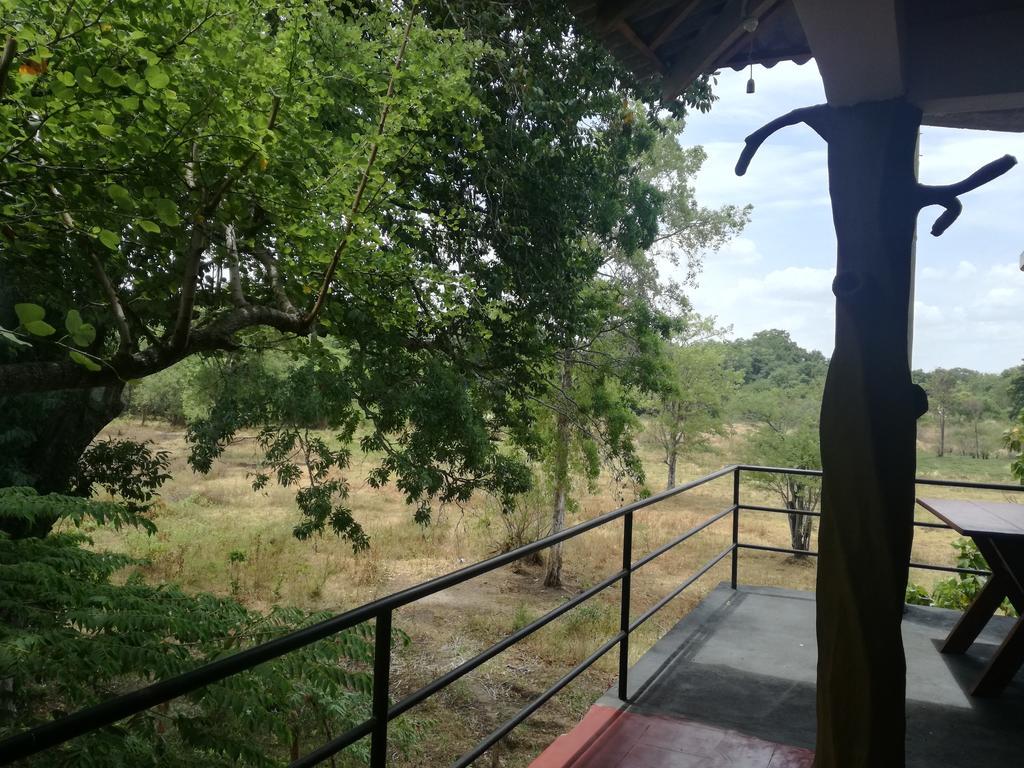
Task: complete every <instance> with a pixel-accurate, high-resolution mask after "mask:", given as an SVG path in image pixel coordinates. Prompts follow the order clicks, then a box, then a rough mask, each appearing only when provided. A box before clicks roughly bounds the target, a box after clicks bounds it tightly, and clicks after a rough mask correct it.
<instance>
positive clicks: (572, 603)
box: [388, 571, 627, 720]
mask: <svg viewBox="0 0 1024 768" xmlns="http://www.w3.org/2000/svg"><path fill="white" fill-rule="evenodd" d="M626 573H627V571H619V572H618V573H615V574H612V575H611V576H609V577H608V578H607V579H605V580H604V581H602V582H600V583H599V584H596V585H594V586H593V587H591V588H590V589H588V590H586V591H585V592H581V593H580V594H578V595H576V597H574V598H572V600H568V601H566V602H564V603H562V604H561V605H560V606H558V607H557V608H555V609H553V610H551V611H548V612H547V613H545V614H544V615H543V616H541V617H540V618H539V619H537V620H536V621H533V622H531V623H530V624H527V625H526V626H525V627H523V628H522V629H520V630H519V631H517V632H514V633H513V634H511V635H509V636H508V637H506V638H505V639H504V640H501V641H500V642H497V643H495V644H494V645H492V646H491V647H490V648H488V649H487V650H485V651H483V652H481V653H479V654H477V655H476V656H474V657H473V658H472V659H469V660H468V661H465V662H463V663H462V664H460V665H459V666H457V667H455V669H453V670H451V671H450V672H448V673H447V674H445V675H442V676H441V677H439V678H437V679H436V680H434V681H433V682H431V683H430V684H429V685H425V686H423V687H422V688H420V689H419V690H418V691H415V692H414V693H410V694H409V695H408V696H406V697H405V698H404V699H402V700H401V701H400V702H398V703H397V704H395V705H394V706H393V707H391V709H389V710H388V720H394V719H395V718H396V717H398V716H399V715H401V714H403V713H404V712H407V711H408V710H410V709H412V708H413V707H415V706H416V705H417V704H419V703H421V702H423V701H425V700H426V699H428V698H430V697H431V696H433V695H434V694H435V693H437V692H438V691H440V690H441V689H442V688H446V687H447V686H449V685H451V684H452V683H454V682H455V681H456V680H458V679H459V678H460V677H462V676H463V675H466V674H468V673H470V672H472V671H473V670H474V669H476V668H477V667H479V666H480V665H481V664H483V663H484V662H486V661H489V660H490V659H493V658H494V657H495V656H497V655H498V654H499V653H501V652H502V651H504V650H507V649H508V648H510V647H511V646H513V645H515V644H516V643H518V642H519V641H520V640H522V639H524V638H526V637H528V636H529V635H532V634H533V633H534V632H536V631H537V630H538V629H540V628H541V627H544V626H546V625H547V624H550V623H551V622H552V621H554V620H555V619H557V618H558V617H559V616H561V615H563V614H565V613H568V612H569V611H571V610H572V609H573V608H575V607H576V606H577V605H579V604H580V603H582V602H584V601H586V600H589V599H590V598H592V597H593V596H594V595H596V594H597V593H598V592H602V591H604V590H605V589H607V588H608V587H610V586H611V585H612V584H615V583H616V582H618V581H621V580H622V578H623V577H624V576H625V575H626Z"/></svg>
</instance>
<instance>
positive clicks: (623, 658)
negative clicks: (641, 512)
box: [619, 512, 633, 701]
mask: <svg viewBox="0 0 1024 768" xmlns="http://www.w3.org/2000/svg"><path fill="white" fill-rule="evenodd" d="M622 570H624V571H625V572H626V574H625V575H624V576H623V577H622V593H621V599H620V600H619V609H620V610H619V631H620V632H622V633H624V634H623V636H622V639H621V640H620V641H619V701H626V699H627V696H628V693H627V690H626V689H627V687H628V684H629V595H630V577H631V576H632V573H633V513H632V512H627V513H626V514H625V516H624V517H623V518H622Z"/></svg>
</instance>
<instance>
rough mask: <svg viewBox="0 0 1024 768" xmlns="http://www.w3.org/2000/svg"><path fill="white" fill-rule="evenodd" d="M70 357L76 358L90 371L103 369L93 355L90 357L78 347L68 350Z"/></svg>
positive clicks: (75, 359) (77, 361) (76, 360)
mask: <svg viewBox="0 0 1024 768" xmlns="http://www.w3.org/2000/svg"><path fill="white" fill-rule="evenodd" d="M68 357H70V358H71V359H72V360H74V361H75V362H76V363H78V364H79V365H82V366H85V368H86V369H87V370H90V371H100V370H103V369H102V368H101V367H100V365H99V364H97V362H96V361H95V360H93V359H92V358H91V357H88V356H87V355H83V354H82V353H81V352H79V351H78V350H77V349H72V350H70V351H69V352H68Z"/></svg>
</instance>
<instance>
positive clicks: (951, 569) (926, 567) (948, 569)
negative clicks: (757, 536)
mask: <svg viewBox="0 0 1024 768" xmlns="http://www.w3.org/2000/svg"><path fill="white" fill-rule="evenodd" d="M739 547H740V549H756V550H760V551H761V552H781V553H783V554H789V555H808V556H810V557H817V556H818V553H817V551H815V550H805V549H791V548H789V547H769V546H767V545H765V544H740V545H739ZM910 567H911V568H918V569H920V570H922V571H943V572H945V573H965V574H973V575H975V576H991V575H992V572H991V571H981V570H978V569H977V568H957V567H956V566H953V565H932V564H931V563H915V562H913V561H911V563H910Z"/></svg>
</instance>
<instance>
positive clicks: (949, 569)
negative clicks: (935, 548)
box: [910, 561, 992, 576]
mask: <svg viewBox="0 0 1024 768" xmlns="http://www.w3.org/2000/svg"><path fill="white" fill-rule="evenodd" d="M910 567H911V568H918V569H920V570H922V571H943V572H944V573H961V574H970V575H972V576H991V575H992V571H983V570H979V569H977V568H958V567H957V566H955V565H932V564H931V563H915V562H913V561H911V563H910Z"/></svg>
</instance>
